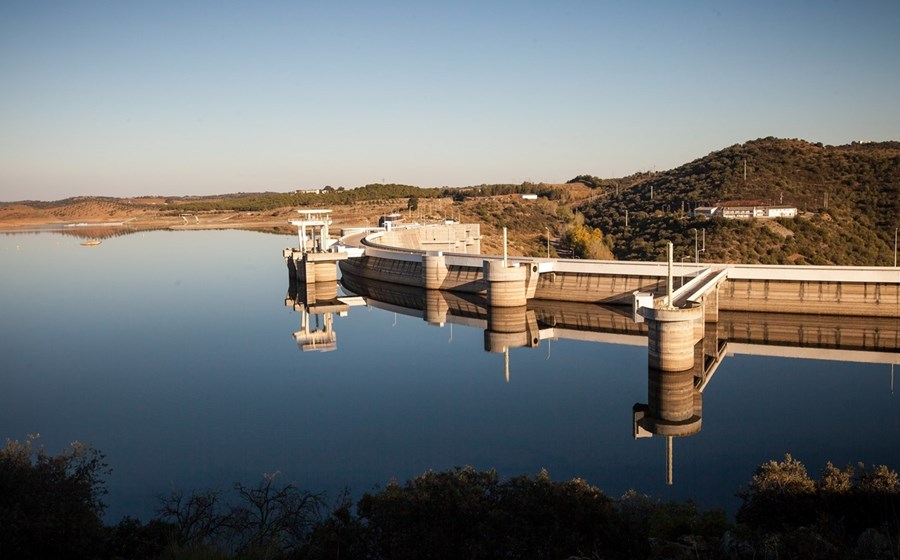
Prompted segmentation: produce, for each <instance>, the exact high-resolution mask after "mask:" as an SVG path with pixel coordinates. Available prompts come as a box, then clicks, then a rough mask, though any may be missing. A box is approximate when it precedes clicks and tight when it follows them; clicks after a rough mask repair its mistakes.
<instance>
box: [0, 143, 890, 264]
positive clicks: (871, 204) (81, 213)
mask: <svg viewBox="0 0 900 560" xmlns="http://www.w3.org/2000/svg"><path fill="white" fill-rule="evenodd" d="M745 170H746V171H745ZM898 190H900V142H881V143H864V144H850V145H846V146H823V145H822V144H813V143H809V142H805V141H803V140H782V139H776V138H764V139H760V140H753V141H750V142H746V143H744V144H736V145H734V146H730V147H727V148H725V149H723V150H719V151H716V152H713V153H711V154H709V155H707V156H705V157H702V158H699V159H697V160H694V161H692V162H690V163H687V164H685V165H682V166H680V167H678V168H675V169H672V170H669V171H665V172H660V173H650V172H644V173H636V174H634V175H630V176H628V177H621V178H613V179H603V178H599V177H595V176H592V175H578V176H576V177H575V178H573V179H572V180H570V181H569V182H568V184H545V183H531V182H525V183H522V184H519V185H513V184H495V185H477V186H471V187H464V188H446V187H442V188H418V187H415V186H411V185H400V184H369V185H365V186H362V187H359V188H353V189H345V188H343V187H338V188H336V189H335V188H332V187H330V186H326V187H324V188H322V189H319V190H318V191H295V192H288V193H277V192H263V193H238V194H230V195H217V196H204V197H138V198H130V199H117V198H109V197H76V198H71V199H66V200H61V201H56V202H34V201H25V202H18V203H7V204H0V224H7V225H19V226H21V225H34V224H37V223H70V222H79V221H101V222H102V221H113V220H115V221H119V220H121V221H127V225H128V227H129V228H133V229H147V228H159V227H178V228H193V229H202V228H223V227H231V228H244V229H262V230H269V231H279V232H285V233H287V232H291V231H292V230H293V228H291V227H290V226H289V225H288V220H290V219H292V218H293V217H294V216H296V214H294V210H295V209H297V208H304V207H307V208H310V207H311V208H332V209H334V210H335V212H334V214H333V216H334V219H335V225H336V226H337V227H340V226H345V225H367V224H368V225H373V224H375V223H377V221H378V217H379V216H381V215H384V214H387V213H391V212H403V213H404V214H405V215H407V216H410V215H412V216H413V217H414V218H416V219H421V220H443V219H460V220H464V221H475V222H478V223H480V224H481V228H482V234H483V235H484V241H483V243H482V246H483V248H484V249H485V250H486V251H489V252H494V253H497V252H499V251H500V250H501V247H500V244H501V242H500V239H501V235H500V231H501V229H502V228H503V227H506V228H508V230H509V238H510V252H511V254H525V255H534V256H544V255H546V254H547V234H548V233H549V235H550V239H551V255H552V256H567V257H568V256H575V257H581V258H595V259H597V258H599V259H609V258H616V259H621V260H661V259H662V258H664V254H665V243H666V241H672V243H673V244H674V246H675V259H676V260H693V259H694V255H695V253H694V247H695V245H694V243H695V239H696V242H697V249H698V250H702V249H704V248H705V251H702V253H701V254H700V258H701V260H703V261H706V262H710V261H712V262H743V263H764V264H820V265H822V264H835V265H880V266H886V265H891V264H893V243H894V230H895V228H897V227H898V226H900V193H898ZM522 194H532V195H536V196H537V197H538V199H537V200H523V199H522V197H521V196H520V195H522ZM736 200H743V201H756V202H758V203H765V204H785V205H792V206H796V207H797V208H798V209H799V210H800V216H798V217H797V218H791V219H778V220H749V221H744V220H726V219H722V218H713V219H707V218H704V217H694V216H693V215H692V213H691V211H692V210H693V209H694V208H695V207H697V206H708V205H714V204H717V203H719V202H726V201H736Z"/></svg>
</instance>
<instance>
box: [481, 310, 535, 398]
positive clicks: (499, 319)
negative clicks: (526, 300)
mask: <svg viewBox="0 0 900 560" xmlns="http://www.w3.org/2000/svg"><path fill="white" fill-rule="evenodd" d="M487 327H488V328H487V329H486V330H485V331H484V350H485V351H486V352H498V353H500V352H502V353H503V355H504V359H503V363H504V374H505V376H506V382H507V383H508V382H509V349H510V348H518V347H523V346H528V347H530V348H534V347H535V346H537V345H538V344H540V341H541V338H540V332H539V330H538V324H537V319H535V316H534V311H528V310H527V309H526V308H525V306H524V305H523V306H520V307H488V309H487Z"/></svg>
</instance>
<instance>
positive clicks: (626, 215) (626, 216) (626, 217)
mask: <svg viewBox="0 0 900 560" xmlns="http://www.w3.org/2000/svg"><path fill="white" fill-rule="evenodd" d="M625 227H628V210H625ZM894 266H896V265H894Z"/></svg>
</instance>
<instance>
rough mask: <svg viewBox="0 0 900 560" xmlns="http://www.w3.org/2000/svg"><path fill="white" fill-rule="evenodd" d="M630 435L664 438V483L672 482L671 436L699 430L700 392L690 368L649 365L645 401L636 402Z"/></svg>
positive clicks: (690, 434)
mask: <svg viewBox="0 0 900 560" xmlns="http://www.w3.org/2000/svg"><path fill="white" fill-rule="evenodd" d="M633 412H634V432H633V433H634V437H635V438H644V437H651V436H653V435H658V436H664V437H665V438H666V484H672V454H673V447H674V444H673V439H672V438H676V437H685V436H692V435H694V434H696V433H699V432H700V427H701V423H702V418H701V417H702V415H703V393H701V392H700V390H699V388H697V386H696V385H695V383H694V370H693V369H689V370H686V371H680V372H669V371H662V370H659V369H656V368H652V367H651V368H649V369H648V371H647V404H636V405H634V408H633Z"/></svg>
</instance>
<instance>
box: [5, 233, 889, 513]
mask: <svg viewBox="0 0 900 560" xmlns="http://www.w3.org/2000/svg"><path fill="white" fill-rule="evenodd" d="M81 241H83V240H82V239H80V238H78V237H75V236H72V235H66V234H65V232H53V231H41V232H30V233H16V234H4V235H0V437H3V438H12V439H18V440H22V439H24V438H25V437H26V436H27V434H34V433H40V434H41V437H40V440H39V441H40V442H41V443H43V445H44V446H45V448H46V449H47V451H48V452H51V453H57V452H59V451H61V450H62V449H63V448H64V447H65V446H66V445H67V444H68V443H69V442H72V441H76V440H77V441H81V442H85V443H89V444H91V445H93V446H95V447H97V448H98V449H100V450H101V451H103V452H104V453H105V454H106V460H107V462H108V463H109V465H110V466H111V467H112V469H113V472H112V474H111V475H110V477H109V478H108V485H107V486H108V489H109V494H108V495H107V497H106V501H107V503H108V504H109V509H108V511H107V520H108V521H110V522H116V521H118V519H119V518H121V517H122V516H123V515H126V514H127V515H131V516H136V517H139V518H141V519H142V520H145V521H146V520H147V519H149V518H150V517H151V516H152V515H153V513H154V511H155V509H156V507H157V501H156V496H158V495H161V494H167V493H169V492H170V491H171V490H173V489H183V490H191V489H206V488H220V489H226V490H227V489H228V488H231V487H232V485H233V483H235V482H242V483H245V484H254V483H256V482H257V481H258V480H259V479H260V478H261V476H262V474H263V473H272V472H276V471H280V472H281V476H282V477H283V480H289V481H295V482H296V483H297V484H298V485H299V486H300V487H301V488H305V489H308V490H312V491H326V492H327V493H328V494H329V496H332V497H335V496H336V495H337V494H338V493H339V492H340V491H341V490H342V489H344V488H349V489H350V490H351V492H352V493H353V494H354V495H355V496H359V495H361V494H362V493H363V492H366V491H371V490H373V489H376V488H377V487H378V486H384V485H385V484H386V483H388V482H389V481H391V480H397V481H401V482H402V481H404V480H406V479H408V478H411V477H414V476H416V475H418V474H420V473H422V472H424V471H426V470H428V469H433V470H443V469H448V468H451V467H454V466H458V465H472V466H474V467H476V468H479V469H490V468H494V469H496V470H497V471H498V472H499V474H500V475H501V476H512V475H518V474H524V473H532V474H533V473H537V472H538V471H540V470H541V469H542V468H546V469H547V470H548V471H549V473H550V476H551V477H552V478H554V479H557V480H562V479H570V478H573V477H581V478H584V479H586V480H587V481H588V482H590V483H591V484H594V485H596V486H598V487H599V488H601V489H603V490H604V491H605V492H607V493H608V494H610V495H613V496H618V495H621V494H622V493H624V492H625V491H627V490H629V489H635V490H637V491H638V492H642V493H646V494H650V495H654V496H658V497H660V498H662V499H688V498H690V499H694V500H696V501H697V502H698V503H700V505H702V506H704V507H722V508H725V509H726V510H727V511H729V512H730V513H733V512H734V510H735V509H736V508H737V506H738V505H739V501H738V499H737V498H736V497H735V493H736V492H737V491H738V490H739V489H740V487H741V486H742V485H746V484H747V482H748V481H749V480H750V478H751V476H752V475H753V472H754V469H755V468H756V466H757V465H759V464H760V463H762V462H765V461H767V460H769V459H780V458H782V457H783V456H784V454H785V453H791V454H792V455H794V456H795V457H797V458H798V459H800V460H801V461H802V462H803V463H804V464H806V466H807V468H808V469H809V470H810V472H811V474H813V475H818V472H819V470H820V469H821V468H822V467H824V465H825V463H826V461H829V460H830V461H832V462H833V463H835V464H836V465H839V466H843V465H845V464H848V463H856V462H858V461H862V462H864V463H866V464H868V465H872V464H887V465H888V466H890V467H892V468H894V469H898V468H900V443H898V442H900V387H897V391H895V392H894V391H892V387H893V381H892V366H891V365H890V362H891V361H893V362H895V363H896V362H900V360H897V359H895V358H896V353H895V354H894V358H891V357H890V356H889V359H888V360H887V361H885V359H884V355H885V352H884V351H881V352H876V353H875V354H878V355H879V356H880V358H879V359H878V360H875V362H876V363H867V362H866V361H865V360H862V361H861V360H860V356H863V358H864V357H865V356H864V353H862V354H860V353H856V354H853V359H854V360H856V361H839V360H834V359H797V358H784V357H771V356H760V355H749V356H748V355H740V354H738V355H733V356H728V357H726V358H725V359H724V360H723V361H722V362H721V364H720V365H719V367H718V369H717V370H716V373H715V375H714V377H713V378H712V379H711V380H710V381H709V383H708V385H707V386H706V387H705V389H704V392H703V400H702V405H703V407H702V417H703V418H702V429H701V430H700V432H699V433H697V434H695V435H692V436H690V437H683V438H676V439H675V441H674V449H673V484H672V485H667V484H666V441H665V439H664V438H659V437H652V438H647V439H635V438H634V437H633V424H634V416H633V414H634V413H633V406H634V405H635V404H636V403H646V402H647V400H648V368H647V349H646V347H645V346H641V345H640V344H634V343H633V339H632V342H631V343H628V344H613V343H600V342H592V341H590V340H587V339H586V338H589V337H582V338H581V339H578V338H577V337H575V338H567V337H559V338H557V339H556V340H550V339H548V340H541V341H540V343H539V344H538V345H537V346H536V347H534V348H512V349H511V350H510V351H509V353H508V355H505V354H503V353H495V352H486V351H485V332H484V328H483V327H482V328H479V327H478V326H477V321H476V320H468V321H466V320H460V321H456V324H454V322H453V321H448V322H446V323H445V324H444V325H443V326H438V325H433V324H429V323H427V322H425V321H424V320H423V319H422V318H421V317H416V316H414V314H410V313H409V311H408V310H405V309H404V308H403V307H402V306H399V305H398V304H397V302H392V303H390V302H389V303H387V304H384V303H382V304H377V305H376V302H374V301H373V302H370V305H360V306H354V307H349V309H347V310H345V311H344V312H343V313H335V314H333V315H329V316H328V317H327V319H326V317H325V316H322V315H320V316H310V317H309V318H308V320H309V321H312V323H310V325H312V326H313V327H315V328H323V327H324V326H325V325H324V322H325V321H326V320H327V321H328V325H327V326H328V327H329V328H330V329H331V332H333V333H334V340H333V342H334V344H333V346H334V349H333V351H328V352H321V351H302V349H301V347H300V346H299V345H298V342H297V340H296V339H295V336H294V333H295V332H298V331H302V330H303V329H302V326H303V321H304V320H305V319H304V317H303V315H302V313H300V312H298V311H296V310H295V309H293V308H292V307H291V306H290V305H287V306H286V305H285V298H286V297H287V296H290V295H291V294H290V293H289V285H288V274H287V270H286V267H285V265H284V261H283V259H282V256H281V250H282V249H283V248H284V247H287V246H290V245H292V244H294V243H295V242H296V238H295V237H293V236H279V235H271V234H260V233H252V232H240V231H181V232H173V231H156V232H143V233H141V232H138V233H132V234H129V235H121V236H115V237H108V238H105V239H104V240H103V242H102V244H100V245H97V246H91V247H85V246H81V245H80V242H81ZM342 293H344V292H342ZM362 302H363V300H361V299H360V300H357V303H362ZM315 321H320V323H319V324H315ZM883 324H884V325H885V326H886V327H887V329H886V330H887V331H890V330H891V328H892V329H893V332H892V334H890V335H889V336H893V337H896V336H897V334H896V333H897V331H898V326H897V319H896V318H895V319H894V320H893V322H891V321H890V320H888V321H887V322H886V323H883ZM812 338H814V336H812V337H811V338H810V339H812ZM894 348H895V349H896V346H894ZM326 349H327V348H326ZM887 354H890V352H888V353H887ZM873 355H874V354H873ZM823 357H828V358H834V357H835V356H834V354H833V353H832V354H827V355H825V354H824V353H823ZM507 360H508V369H507ZM879 360H880V361H879ZM897 369H900V368H897ZM507 373H508V379H507Z"/></svg>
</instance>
